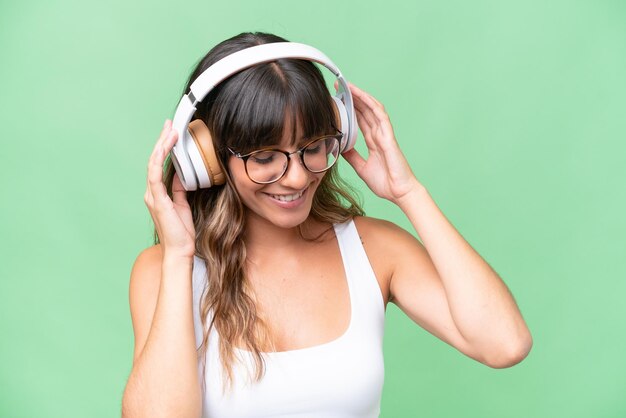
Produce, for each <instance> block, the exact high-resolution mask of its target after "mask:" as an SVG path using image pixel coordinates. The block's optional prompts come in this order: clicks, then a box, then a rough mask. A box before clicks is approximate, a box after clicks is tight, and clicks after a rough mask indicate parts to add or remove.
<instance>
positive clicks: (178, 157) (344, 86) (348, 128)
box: [170, 42, 357, 191]
mask: <svg viewBox="0 0 626 418" xmlns="http://www.w3.org/2000/svg"><path fill="white" fill-rule="evenodd" d="M281 58H294V59H302V60H307V61H312V62H317V63H319V64H322V65H323V66H324V67H326V68H328V69H329V70H330V71H331V72H332V73H333V74H334V75H335V77H336V78H337V82H338V85H339V88H338V90H337V93H336V94H335V95H334V96H332V99H333V103H334V104H335V110H336V114H337V119H338V122H339V124H340V126H339V130H340V131H341V133H342V134H343V139H342V142H341V144H340V150H341V152H342V153H343V152H346V151H348V150H350V149H352V148H353V147H354V143H355V142H356V137H357V123H356V118H355V115H354V105H353V102H352V94H350V89H349V88H348V82H347V81H346V80H345V79H344V78H343V76H342V74H341V72H340V71H339V69H338V68H337V66H336V65H335V64H333V62H332V61H331V60H330V59H329V58H328V57H327V56H326V55H324V54H323V53H322V52H321V51H319V50H317V49H315V48H313V47H311V46H309V45H305V44H300V43H295V42H275V43H269V44H262V45H256V46H252V47H249V48H245V49H242V50H240V51H237V52H235V53H233V54H230V55H228V56H226V57H224V58H222V59H220V60H219V61H217V62H216V63H215V64H213V65H211V66H210V67H209V68H207V69H206V70H205V71H204V72H203V73H202V74H200V76H198V78H196V80H194V82H193V83H192V84H191V87H190V88H189V90H190V91H189V93H187V94H185V95H183V97H182V98H181V99H180V102H179V103H178V106H177V107H176V113H175V115H174V119H173V122H172V128H173V129H175V130H176V131H177V132H178V140H177V141H176V144H175V145H174V147H173V148H172V151H170V157H171V160H172V163H173V164H174V168H175V169H176V172H177V173H178V177H179V178H180V181H181V183H182V184H183V187H184V188H185V190H187V191H193V190H197V189H202V188H209V187H212V186H216V185H220V184H224V183H225V181H226V177H225V175H224V173H223V172H222V168H221V166H220V164H219V161H218V158H217V153H216V152H215V148H214V147H213V140H212V138H211V133H210V132H209V128H208V127H207V126H206V124H205V123H204V122H203V121H202V120H200V119H195V120H193V121H192V122H191V123H190V121H191V118H192V117H193V115H194V113H195V111H196V106H197V104H198V103H199V102H201V101H202V100H203V99H204V98H205V97H206V95H207V94H209V92H210V91H211V90H212V89H213V88H215V86H217V85H218V84H219V83H221V82H222V81H223V80H225V79H226V78H228V77H230V76H231V75H233V74H235V73H237V72H239V71H242V70H244V69H246V68H249V67H252V66H254V65H257V64H262V63H266V62H270V61H275V60H277V59H281Z"/></svg>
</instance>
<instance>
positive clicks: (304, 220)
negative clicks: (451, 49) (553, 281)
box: [122, 33, 532, 417]
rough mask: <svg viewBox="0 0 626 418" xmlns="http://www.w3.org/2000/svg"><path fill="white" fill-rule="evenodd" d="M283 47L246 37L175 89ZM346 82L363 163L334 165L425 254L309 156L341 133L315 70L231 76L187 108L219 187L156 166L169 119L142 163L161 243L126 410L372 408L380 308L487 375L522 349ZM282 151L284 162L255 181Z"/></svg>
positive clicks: (144, 279) (462, 247) (512, 323)
mask: <svg viewBox="0 0 626 418" xmlns="http://www.w3.org/2000/svg"><path fill="white" fill-rule="evenodd" d="M284 41H285V40H284V39H282V38H279V37H276V36H273V35H269V34H262V33H244V34H241V35H238V36H236V37H234V38H231V39H229V40H226V41H224V42H222V43H221V44H219V45H217V46H216V47H215V48H213V49H212V50H211V51H210V52H209V53H208V54H207V55H206V56H205V57H204V58H203V59H202V60H201V61H200V63H199V64H198V66H197V68H196V69H195V71H194V72H193V73H192V75H191V77H190V79H189V82H188V83H187V87H186V91H189V88H190V86H191V84H192V82H193V81H194V80H195V79H196V78H197V77H198V76H199V75H200V74H202V73H203V72H204V70H205V69H206V68H208V67H209V66H211V65H212V64H214V63H215V62H216V61H218V60H219V59H221V58H223V57H225V56H228V55H229V54H232V53H234V52H235V51H239V50H242V49H244V48H248V47H251V46H254V45H259V44H266V43H273V42H284ZM350 90H351V93H352V96H353V100H354V107H355V110H356V116H357V120H358V124H359V128H360V129H361V131H362V133H363V136H364V138H365V141H366V143H367V148H368V156H367V158H365V157H363V156H361V155H359V153H358V152H357V151H356V150H354V149H351V150H349V151H347V152H345V153H343V157H344V158H345V159H346V160H347V161H348V163H349V164H350V165H351V166H352V167H353V168H354V170H355V171H356V172H357V174H358V175H359V176H360V177H361V178H362V179H363V180H364V181H365V183H366V184H367V186H368V187H369V188H370V189H371V190H372V191H373V192H374V193H375V194H376V195H377V196H379V197H381V198H384V199H388V200H390V201H391V202H393V203H395V204H396V205H398V207H399V208H400V209H401V210H402V211H403V212H404V213H405V214H406V216H407V217H408V219H409V220H410V222H411V224H412V225H413V227H414V228H415V231H416V232H417V234H418V235H419V236H420V237H421V239H422V241H423V243H424V245H422V244H421V243H420V242H419V241H418V240H417V239H415V238H414V237H413V236H412V235H411V234H410V233H408V232H406V231H404V230H403V229H401V228H399V227H397V226H396V225H394V224H392V223H390V222H387V221H383V220H378V219H374V218H369V217H365V216H363V211H362V209H361V208H360V207H359V205H358V204H357V203H356V201H355V199H354V198H353V197H352V196H351V194H350V193H349V192H348V190H349V189H348V188H347V186H346V185H345V184H344V183H342V182H341V180H340V179H339V178H338V176H337V172H336V165H335V164H334V162H335V161H334V160H333V158H332V157H331V158H330V159H328V160H324V162H322V163H321V164H318V161H319V160H317V158H318V156H319V154H320V149H329V148H330V149H335V148H333V147H335V146H336V145H337V142H336V141H340V140H341V139H342V138H341V134H340V133H338V128H337V125H338V123H339V122H338V116H337V111H336V108H335V107H334V105H333V101H332V100H331V96H330V94H329V92H328V91H327V90H326V88H325V84H324V80H323V77H322V75H321V73H320V71H319V70H318V69H317V68H316V67H315V66H314V65H313V64H312V63H311V62H310V61H304V60H298V59H278V60H276V61H273V62H269V63H265V64H259V65H255V66H253V67H250V68H248V69H245V70H243V71H241V72H239V73H237V74H235V75H233V76H231V77H229V78H228V79H226V80H225V81H223V82H222V83H220V84H219V85H218V86H217V87H215V88H214V89H213V90H212V91H211V92H210V94H209V95H208V96H207V97H206V98H205V99H204V100H203V101H202V102H201V103H200V104H199V106H198V108H197V111H196V112H195V115H194V119H200V120H202V121H204V122H205V123H206V125H207V126H208V128H209V130H210V133H211V136H212V138H213V141H214V144H215V148H216V153H217V157H218V160H219V161H220V165H221V166H222V168H223V169H224V174H225V184H223V185H221V186H217V187H211V188H209V189H199V190H196V191H190V192H186V191H185V189H184V188H183V185H182V183H181V180H180V179H179V177H178V174H176V172H175V170H174V168H173V166H172V164H171V162H170V160H166V156H167V155H168V153H169V152H170V150H171V149H172V147H173V146H174V144H175V143H176V141H177V140H178V132H176V130H173V129H172V126H171V122H170V121H166V123H165V126H164V127H163V130H162V132H161V135H160V137H159V140H158V142H157V144H156V146H155V148H154V151H153V153H152V155H151V157H150V162H149V166H148V186H147V190H146V194H145V202H146V205H147V206H148V209H149V211H150V214H151V216H152V218H153V220H154V224H155V229H156V231H155V233H156V238H155V242H156V243H157V244H156V245H154V246H152V247H150V248H148V249H146V250H144V251H143V252H142V253H141V254H140V255H139V256H138V258H137V260H136V262H135V265H134V266H133V270H132V273H131V279H130V304H131V314H132V320H133V327H134V332H135V352H134V362H133V369H132V371H131V374H130V377H129V380H128V383H127V387H126V390H125V392H124V399H123V408H122V409H123V415H124V416H127V417H135V416H150V417H155V416H185V417H187V416H189V417H199V416H201V415H202V414H204V416H220V417H222V416H233V417H234V416H246V417H253V416H276V415H281V416H315V417H323V416H363V417H369V416H378V414H379V411H380V396H381V393H382V384H383V379H384V368H383V359H382V335H383V321H384V312H385V309H386V305H387V303H388V302H389V301H392V302H393V303H395V304H396V305H397V306H398V307H399V308H400V309H401V310H402V311H403V312H405V313H406V314H407V315H408V316H409V317H410V318H411V319H412V320H413V321H414V322H415V323H417V324H418V325H420V326H422V327H423V328H425V329H426V330H428V331H429V332H431V333H432V334H434V335H435V336H437V337H438V338H440V339H442V340H443V341H445V342H446V343H448V344H450V345H452V346H453V347H455V348H457V349H458V350H459V351H461V352H462V353H463V354H465V355H467V356H469V357H471V358H473V359H475V360H477V361H480V362H482V363H484V364H486V365H488V366H490V367H498V368H500V367H509V366H512V365H514V364H516V363H518V362H519V361H521V360H522V359H523V358H524V357H525V356H526V355H527V353H528V352H529V350H530V347H531V345H532V339H531V336H530V333H529V331H528V328H527V326H526V324H525V322H524V320H523V318H522V316H521V314H520V312H519V310H518V308H517V305H516V303H515V301H514V299H513V297H512V296H511V294H510V293H509V291H508V289H507V287H506V285H505V284H504V283H503V282H502V280H501V279H500V278H499V277H498V275H497V273H495V272H494V271H493V270H492V269H491V268H490V267H489V265H488V264H487V263H486V262H485V261H484V260H483V259H482V258H481V257H480V256H479V255H478V254H477V253H476V252H475V251H474V250H473V249H472V247H471V246H470V245H469V244H468V243H467V242H466V241H465V240H464V239H463V237H462V236H461V235H459V233H458V232H457V231H456V230H455V229H454V227H453V226H452V225H451V224H450V223H449V222H448V221H447V220H446V218H445V217H444V215H443V214H442V213H441V212H440V210H439V209H438V208H437V206H436V204H435V203H434V202H433V200H432V199H431V197H430V195H429V194H428V192H427V190H426V188H425V187H424V186H423V185H422V184H421V183H420V182H419V181H418V180H417V179H416V177H415V176H414V174H413V173H412V171H411V169H410V167H409V165H408V164H407V162H406V159H405V157H404V156H403V154H402V152H401V151H400V149H399V147H398V145H397V142H396V139H395V137H394V133H393V129H392V126H391V123H390V121H389V117H388V116H387V114H386V112H385V109H384V108H383V106H382V105H381V104H380V103H379V102H378V101H376V99H374V98H373V97H371V96H370V95H369V94H367V93H365V92H364V91H362V90H360V89H359V88H357V87H355V86H353V85H350ZM269 148H271V149H273V150H274V151H272V152H273V153H272V154H268V153H267V149H269ZM329 155H330V154H329ZM283 156H284V157H283ZM337 156H338V155H337ZM279 158H283V159H284V170H278V171H276V172H272V173H271V175H270V176H269V177H267V176H266V175H265V174H263V175H261V174H259V173H261V172H263V170H265V171H266V167H268V164H269V162H270V161H274V159H279ZM164 165H165V178H163V167H164ZM246 377H249V378H248V379H246Z"/></svg>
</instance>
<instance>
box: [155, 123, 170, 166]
mask: <svg viewBox="0 0 626 418" xmlns="http://www.w3.org/2000/svg"><path fill="white" fill-rule="evenodd" d="M171 127H172V122H171V121H170V120H169V119H166V120H165V123H164V124H163V129H161V133H160V134H159V138H158V139H157V142H156V144H154V148H153V149H152V154H151V155H150V157H151V158H152V156H153V155H154V153H155V152H156V150H157V147H158V146H159V145H160V144H162V143H163V141H164V140H165V139H166V138H167V136H168V135H169V133H170V130H171Z"/></svg>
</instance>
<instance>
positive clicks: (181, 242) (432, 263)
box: [125, 85, 532, 416]
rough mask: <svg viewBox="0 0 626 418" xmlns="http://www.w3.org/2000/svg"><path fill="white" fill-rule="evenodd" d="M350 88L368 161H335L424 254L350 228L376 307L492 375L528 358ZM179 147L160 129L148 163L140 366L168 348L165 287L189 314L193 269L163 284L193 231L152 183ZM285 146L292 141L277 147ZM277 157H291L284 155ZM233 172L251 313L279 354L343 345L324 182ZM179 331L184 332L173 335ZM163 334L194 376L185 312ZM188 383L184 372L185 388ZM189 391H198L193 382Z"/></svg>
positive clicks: (508, 302) (499, 303)
mask: <svg viewBox="0 0 626 418" xmlns="http://www.w3.org/2000/svg"><path fill="white" fill-rule="evenodd" d="M350 89H351V92H352V94H353V98H354V103H355V110H356V113H357V118H358V122H359V127H360V129H361V131H362V132H363V135H364V137H365V140H366V144H367V148H368V156H367V158H364V157H363V156H361V155H359V154H358V152H357V151H356V150H351V151H349V152H347V153H344V154H343V156H344V157H345V158H346V160H347V161H348V162H349V163H350V165H352V167H353V168H354V169H355V171H356V172H357V174H358V175H359V176H360V177H361V179H363V181H364V182H365V183H366V184H367V186H368V187H369V188H370V189H371V190H372V191H373V192H374V193H375V194H376V195H377V196H379V197H381V198H384V199H387V200H390V201H391V202H393V203H395V204H396V205H398V206H399V207H400V209H402V211H403V212H404V213H405V215H406V216H407V218H408V219H409V221H410V222H411V224H412V225H413V227H414V230H415V232H416V233H417V235H419V237H420V238H421V240H422V242H423V243H424V244H422V243H420V241H418V240H417V239H416V238H415V237H414V236H413V235H411V234H410V233H408V232H407V231H405V230H403V229H401V228H399V227H397V226H396V225H394V224H393V223H390V222H387V221H383V220H378V219H374V218H369V217H357V218H356V219H355V223H356V227H357V229H358V231H359V235H360V237H361V240H362V242H363V245H364V248H365V251H366V254H367V256H368V258H369V260H370V263H371V265H372V268H373V270H374V273H375V275H376V278H377V280H378V284H379V286H380V290H381V298H382V300H383V302H384V306H385V307H386V306H387V303H388V302H389V301H391V302H393V303H394V304H396V305H397V306H398V307H399V308H400V309H401V310H402V311H403V312H404V313H405V314H406V315H407V316H408V317H409V318H410V319H411V320H412V321H414V322H415V323H416V324H417V325H419V326H421V327H423V328H424V329H426V330H427V331H429V332H430V333H432V334H433V335H435V336H436V337H438V338H440V339H441V340H443V341H445V342H446V343H448V344H450V345H452V346H453V347H455V348H456V349H458V350H459V351H460V352H461V353H463V354H465V355H467V356H469V357H471V358H473V359H475V360H477V361H479V362H481V363H484V364H486V365H488V366H490V367H496V368H501V367H510V366H512V365H514V364H516V363H518V362H519V361H521V360H522V359H524V358H525V357H526V355H527V354H528V352H529V350H530V348H531V346H532V337H531V335H530V332H529V330H528V328H527V326H526V323H525V321H524V319H523V318H522V316H521V313H520V311H519V309H518V307H517V304H516V303H515V300H514V299H513V297H512V295H511V293H510V292H509V291H508V288H507V287H506V285H505V284H504V282H503V281H502V280H501V278H500V277H499V276H498V274H497V273H496V272H495V271H494V270H493V269H491V267H490V266H489V265H488V264H487V262H485V260H483V259H482V257H481V256H480V255H479V254H478V253H476V251H475V250H474V249H473V248H472V247H471V246H470V245H469V244H468V243H467V242H466V241H465V239H463V237H462V236H461V235H460V234H459V233H458V232H457V231H456V229H455V228H454V227H453V226H452V225H451V224H450V223H449V222H448V221H447V219H446V218H445V216H444V215H443V213H441V211H440V210H439V208H438V207H437V205H436V204H435V202H434V201H433V200H432V198H431V197H430V195H429V194H428V192H427V190H426V188H425V187H424V186H423V185H422V184H421V183H420V182H419V181H418V180H417V178H416V177H415V175H414V174H413V172H412V170H411V169H410V167H409V165H408V163H407V161H406V159H405V157H404V155H403V154H402V152H401V150H400V148H399V147H398V144H397V141H396V139H395V136H394V133H393V128H392V126H391V122H390V120H389V117H388V115H387V113H386V112H385V109H384V107H383V106H382V105H381V104H380V103H379V102H378V101H376V99H374V98H373V97H372V96H370V95H369V94H367V93H365V92H364V91H362V90H360V89H359V88H357V87H356V86H353V85H351V86H350ZM286 131H290V129H286ZM176 140H177V134H176V133H175V132H172V131H171V123H169V122H166V126H165V127H164V130H163V132H162V135H161V137H160V139H159V142H158V143H157V145H156V146H155V152H154V153H153V156H152V157H151V163H150V169H149V174H148V177H149V181H148V189H147V191H146V204H147V205H148V208H149V210H150V212H151V215H152V217H153V219H154V221H155V225H156V228H157V230H158V232H159V236H160V238H161V242H162V244H160V245H157V246H153V247H150V248H148V249H146V250H145V251H144V252H143V253H142V254H140V256H139V257H138V259H137V262H136V263H135V266H134V268H133V273H132V274H131V312H132V316H133V327H134V330H135V362H136V363H137V362H139V361H138V360H139V359H141V358H142V353H143V351H144V348H145V347H147V346H148V345H150V344H151V345H152V346H153V347H156V346H157V345H158V344H164V341H166V338H165V337H163V338H162V339H160V340H159V339H158V338H157V337H153V335H152V334H155V332H154V331H153V329H154V328H155V323H154V321H155V319H156V318H157V316H158V313H159V312H163V313H162V314H161V320H162V324H165V323H166V319H165V316H166V315H167V313H166V312H168V311H167V310H166V309H165V308H163V307H162V306H160V304H161V300H162V299H163V301H166V300H169V299H168V298H167V297H166V296H165V295H166V292H165V291H164V290H163V283H168V286H169V287H168V289H170V291H169V293H167V294H168V295H171V294H174V293H176V294H177V295H180V296H181V297H183V296H184V297H183V299H184V301H185V302H184V303H182V302H181V304H180V305H179V306H178V307H177V309H179V310H180V309H187V308H189V307H190V300H191V288H190V286H189V285H188V284H189V283H190V281H191V271H190V269H186V270H178V271H175V272H173V273H171V274H170V275H169V276H172V277H173V276H176V279H177V280H178V281H177V282H176V283H177V284H176V285H174V284H172V283H174V282H175V280H173V279H172V277H169V276H168V274H166V272H167V271H168V270H167V269H170V270H169V271H172V267H171V266H172V265H176V263H178V264H180V263H182V264H183V265H189V263H190V262H191V261H192V260H193V252H194V248H193V237H194V234H195V231H193V224H192V222H191V214H190V212H189V207H188V205H187V203H186V200H185V192H184V190H183V188H182V185H181V184H180V181H179V180H178V178H177V177H175V179H174V200H173V201H171V200H169V198H167V195H164V194H165V189H164V187H163V185H162V183H160V182H161V180H162V179H161V178H160V175H161V174H160V173H159V172H160V170H162V163H163V160H164V156H165V155H166V154H167V152H169V150H170V149H171V147H172V146H173V144H174V143H175V141H176ZM287 143H289V138H285V139H284V144H287ZM283 149H285V150H287V149H288V150H290V151H293V149H291V148H289V147H288V146H284V147H283ZM229 170H230V172H231V175H232V176H233V178H234V181H235V185H236V187H237V190H238V192H239V194H240V196H241V198H242V201H243V202H244V204H245V206H246V207H247V208H249V210H248V222H247V226H248V227H247V230H246V235H245V240H246V247H247V250H248V256H249V257H248V268H249V270H248V272H249V278H250V281H251V284H252V287H253V290H254V291H255V294H256V297H257V303H258V308H259V310H260V312H261V313H262V314H263V315H264V316H265V317H266V318H267V319H268V322H269V324H270V326H271V327H272V330H273V337H274V340H275V343H276V347H277V350H278V351H287V350H294V349H300V348H306V347H310V346H314V345H318V344H323V343H326V342H329V341H332V340H334V339H337V338H339V337H340V336H341V335H342V334H343V333H344V332H345V331H346V329H347V327H348V324H349V322H350V299H349V293H348V287H347V282H346V277H345V273H344V268H343V264H342V259H341V255H340V253H339V247H338V244H337V240H336V238H335V236H334V233H333V232H332V227H331V226H330V225H323V224H319V223H315V222H313V221H312V220H311V219H310V218H309V217H308V213H309V212H308V211H309V210H310V198H312V193H313V192H314V190H315V188H316V187H317V185H318V184H319V180H320V178H321V175H320V174H315V175H314V174H312V173H310V172H308V171H307V170H306V169H305V168H304V167H302V165H301V164H300V162H299V161H298V160H297V159H293V160H292V161H291V162H290V166H289V169H288V170H287V173H286V174H285V176H284V177H283V178H282V179H281V180H279V181H278V182H276V183H273V184H271V185H262V186H260V185H256V184H254V183H252V182H251V181H249V179H248V178H247V177H246V176H245V173H244V171H243V162H242V161H241V160H239V159H237V158H235V157H232V158H231V160H230V161H229ZM242 173H243V174H242ZM302 190H307V191H306V192H305V198H306V199H305V200H306V203H305V204H303V205H302V207H299V208H298V209H296V210H285V209H283V208H280V207H279V206H276V205H275V202H273V201H272V200H271V198H269V195H271V194H292V193H296V192H298V191H302ZM302 223H304V225H305V229H306V230H308V231H310V232H311V233H312V235H315V234H316V233H321V232H322V231H325V230H326V231H328V232H327V233H326V234H325V238H324V239H323V240H322V241H321V242H320V241H316V242H308V241H304V240H302V238H301V237H300V235H299V234H298V232H297V226H298V225H299V224H302ZM320 260H323V262H320ZM295 272H297V274H296V273H295ZM166 276H168V277H166ZM181 281H186V284H184V285H183V284H181V283H180V282H181ZM174 289H175V290H174ZM170 297H171V298H173V296H170ZM277 302H280V303H277ZM172 312H173V311H172ZM181 321H184V324H183V325H184V327H183V328H184V330H185V331H184V332H181V331H180V328H181V327H180V325H181V324H180V322H181ZM158 328H163V326H159V327H158ZM171 332H172V333H174V332H177V333H178V334H176V335H175V336H174V337H176V338H178V339H177V340H176V341H177V345H176V346H172V347H171V350H170V354H171V353H178V354H179V355H181V356H182V355H183V353H184V355H186V356H188V357H186V360H185V361H186V364H187V366H188V367H189V368H191V362H192V360H191V357H190V356H191V354H190V353H191V352H192V351H193V350H194V348H195V345H194V344H195V342H194V340H193V322H192V319H191V313H190V312H189V315H186V314H185V316H183V317H182V318H181V319H179V324H178V328H176V331H174V327H172V331H171ZM170 337H172V335H170ZM150 338H152V340H153V341H150ZM171 339H172V338H170V339H169V340H167V341H170V340H171ZM155 350H156V349H155ZM193 360H194V361H195V358H194V359H193ZM139 363H140V362H139ZM150 364H151V365H152V366H145V367H144V370H143V373H144V374H145V373H149V370H150V367H157V366H156V365H157V364H159V363H158V358H157V357H156V356H155V358H154V359H153V362H152V363H150ZM133 371H135V365H134V366H133ZM137 374H141V373H139V372H135V375H137ZM194 376H195V375H193V373H192V372H191V371H190V372H189V374H188V375H187V379H188V380H192V379H193V377H194ZM132 377H133V373H131V378H132ZM196 377H197V376H196ZM130 380H131V379H130V378H129V386H131V385H130ZM144 384H146V383H145V382H144ZM190 387H192V388H193V390H194V391H195V390H196V386H195V383H194V384H193V385H191V386H190ZM160 389H162V388H154V390H153V392H152V396H154V397H155V398H158V397H159V396H163V394H164V393H165V390H166V389H163V390H162V391H160ZM127 391H128V388H127ZM137 393H138V392H137ZM137 393H136V392H133V393H131V394H130V395H129V396H128V397H129V399H130V400H131V401H129V402H128V403H129V404H132V403H133V402H132V399H134V397H136V396H139V395H138V394H137ZM194 393H196V392H194ZM125 398H126V393H125ZM177 402H178V403H177ZM180 402H181V401H180V399H179V398H177V397H176V396H172V397H171V402H170V404H168V405H172V408H174V405H179V403H180ZM188 403H193V407H194V408H195V410H197V409H198V407H199V406H198V405H201V404H200V403H199V400H198V399H197V398H196V397H193V398H192V400H190V401H188ZM190 410H193V411H195V410H194V409H193V408H190ZM128 416H131V415H130V414H129V415H128ZM138 416H139V415H138ZM153 416H156V415H153ZM190 416H193V415H190Z"/></svg>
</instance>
